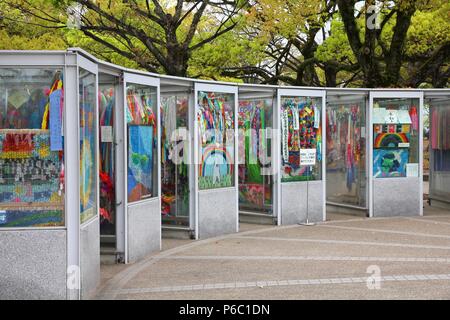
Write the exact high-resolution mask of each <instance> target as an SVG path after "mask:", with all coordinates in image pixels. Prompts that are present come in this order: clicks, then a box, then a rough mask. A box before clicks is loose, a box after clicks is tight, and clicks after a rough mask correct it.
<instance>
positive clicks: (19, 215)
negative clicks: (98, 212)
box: [0, 67, 65, 228]
mask: <svg viewBox="0 0 450 320" xmlns="http://www.w3.org/2000/svg"><path fill="white" fill-rule="evenodd" d="M63 113H64V77H63V69H61V68H49V67H47V68H37V67H32V68H0V228H8V227H34V228H39V227H40V228H42V227H46V228H48V227H63V226H64V225H65V214H64V199H65V196H64V194H65V187H64V186H65V181H64V162H65V161H64V134H63V126H64V117H63Z"/></svg>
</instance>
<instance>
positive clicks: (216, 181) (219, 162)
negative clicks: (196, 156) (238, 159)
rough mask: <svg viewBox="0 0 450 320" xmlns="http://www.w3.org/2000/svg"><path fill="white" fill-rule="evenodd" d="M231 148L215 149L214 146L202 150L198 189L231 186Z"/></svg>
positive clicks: (232, 160)
mask: <svg viewBox="0 0 450 320" xmlns="http://www.w3.org/2000/svg"><path fill="white" fill-rule="evenodd" d="M233 151H234V150H233V146H226V147H216V145H215V144H213V145H208V146H206V147H203V148H202V155H203V156H202V161H201V163H200V176H199V186H200V189H211V188H223V187H231V186H232V176H233V166H232V165H231V164H232V163H233V162H234V159H233Z"/></svg>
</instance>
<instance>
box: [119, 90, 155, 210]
mask: <svg viewBox="0 0 450 320" xmlns="http://www.w3.org/2000/svg"><path fill="white" fill-rule="evenodd" d="M126 91H127V109H126V119H127V130H128V135H127V136H128V173H127V184H128V186H127V190H128V202H129V203H131V202H135V201H140V200H144V199H149V198H152V197H156V196H158V181H157V179H158V174H157V171H156V169H155V168H157V167H158V163H157V135H156V133H157V126H156V125H157V122H156V121H157V119H156V111H157V110H156V103H157V91H156V88H155V87H150V86H147V85H140V84H130V83H128V84H127V89H126Z"/></svg>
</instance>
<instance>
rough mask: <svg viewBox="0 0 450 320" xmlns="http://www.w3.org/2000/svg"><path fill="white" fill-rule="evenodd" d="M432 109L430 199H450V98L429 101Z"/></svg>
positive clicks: (430, 115)
mask: <svg viewBox="0 0 450 320" xmlns="http://www.w3.org/2000/svg"><path fill="white" fill-rule="evenodd" d="M428 103H429V107H430V109H429V110H430V113H429V121H430V133H429V135H430V136H429V143H430V148H429V150H430V192H429V194H430V198H437V199H441V200H445V201H449V199H450V97H445V98H443V97H441V98H436V99H433V100H430V101H428Z"/></svg>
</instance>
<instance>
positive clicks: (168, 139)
mask: <svg viewBox="0 0 450 320" xmlns="http://www.w3.org/2000/svg"><path fill="white" fill-rule="evenodd" d="M188 112H189V104H188V97H187V95H181V96H169V97H162V98H161V152H162V155H161V163H162V164H161V165H162V168H161V189H162V196H161V214H162V222H163V223H164V224H171V225H183V226H188V225H189V166H188V164H189V154H190V152H189V139H188V132H187V130H188V121H189V118H188Z"/></svg>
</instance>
